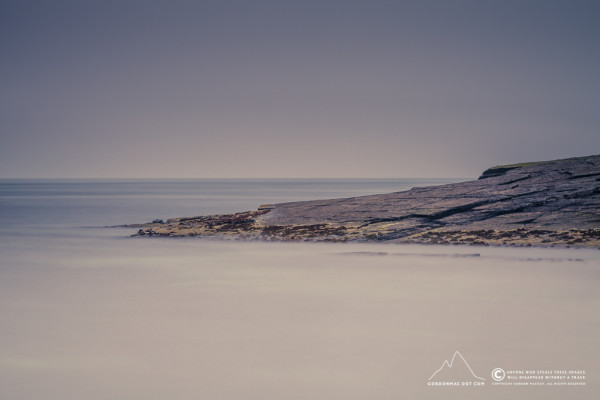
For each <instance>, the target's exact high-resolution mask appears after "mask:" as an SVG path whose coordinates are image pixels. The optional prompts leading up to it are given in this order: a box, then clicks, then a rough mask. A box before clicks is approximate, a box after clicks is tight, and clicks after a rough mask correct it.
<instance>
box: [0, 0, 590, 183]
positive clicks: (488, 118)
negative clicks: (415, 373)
mask: <svg viewBox="0 0 600 400" xmlns="http://www.w3.org/2000/svg"><path fill="white" fill-rule="evenodd" d="M599 20H600V2H598V1H579V0H565V1H550V0H545V1H528V0H518V1H508V0H498V1H485V0H476V1H452V0H440V1H423V0H420V1H400V0H396V1H376V0H367V1H351V0H343V1H327V0H318V1H312V0H302V1H285V0H279V1H260V0H247V1H227V0H218V1H179V0H165V1H155V0H143V1H142V0H140V1H127V0H119V1H107V0H98V1H85V0H78V1H62V0H53V1H45V0H44V1H27V0H14V1H6V0H0V54H1V58H0V77H1V78H0V79H1V85H0V177H3V178H12V177H190V178H191V177H451V176H460V177H468V176H476V175H478V174H479V173H480V172H481V171H482V170H483V169H484V168H486V167H487V166H491V165H494V164H499V163H510V162H518V161H527V160H541V159H555V158H563V157H571V156H578V155H588V154H597V153H600V130H599V128H600V79H599V74H600V72H599V71H600V23H599V22H598V21H599Z"/></svg>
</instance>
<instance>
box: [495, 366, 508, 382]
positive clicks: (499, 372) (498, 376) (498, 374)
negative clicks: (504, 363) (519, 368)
mask: <svg viewBox="0 0 600 400" xmlns="http://www.w3.org/2000/svg"><path fill="white" fill-rule="evenodd" d="M504 378H506V372H505V371H504V370H503V369H502V368H496V369H494V370H493V371H492V379H493V380H495V381H496V382H500V381H503V380H504Z"/></svg>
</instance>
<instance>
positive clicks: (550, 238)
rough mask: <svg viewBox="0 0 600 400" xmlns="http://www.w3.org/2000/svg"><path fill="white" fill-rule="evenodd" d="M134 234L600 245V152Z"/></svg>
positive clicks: (142, 228)
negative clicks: (456, 180) (437, 183)
mask: <svg viewBox="0 0 600 400" xmlns="http://www.w3.org/2000/svg"><path fill="white" fill-rule="evenodd" d="M126 226H127V227H131V228H134V227H135V228H137V229H138V231H137V233H136V234H135V235H133V236H143V237H152V236H166V237H188V236H201V237H223V238H226V237H231V238H240V239H262V240H294V241H307V240H308V241H336V242H345V241H362V242H367V241H368V242H395V243H434V244H473V245H488V244H490V245H515V246H531V245H533V246H554V245H564V246H586V247H597V248H600V155H595V156H588V157H577V158H570V159H564V160H554V161H542V162H533V163H524V164H514V165H501V166H497V167H492V168H490V169H488V170H486V171H484V172H483V174H482V175H481V176H480V177H479V179H477V180H473V181H467V182H461V183H454V184H448V185H441V186H429V187H418V188H413V189H411V190H407V191H403V192H396V193H389V194H377V195H371V196H361V197H352V198H344V199H332V200H315V201H300V202H292V203H281V204H273V205H264V206H261V207H259V208H258V209H257V210H255V211H246V212H240V213H236V214H224V215H209V216H198V217H182V218H173V219H169V220H167V221H166V222H163V221H160V220H155V221H153V222H151V223H147V224H133V225H126Z"/></svg>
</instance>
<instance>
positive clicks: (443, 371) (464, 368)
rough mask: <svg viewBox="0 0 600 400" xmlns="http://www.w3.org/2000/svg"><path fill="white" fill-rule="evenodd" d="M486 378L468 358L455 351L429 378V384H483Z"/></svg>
mask: <svg viewBox="0 0 600 400" xmlns="http://www.w3.org/2000/svg"><path fill="white" fill-rule="evenodd" d="M483 381H485V378H482V377H480V376H479V375H477V374H476V373H475V372H474V371H473V368H471V366H470V365H469V363H468V362H467V360H466V359H465V358H464V357H463V355H462V354H460V352H459V351H455V352H454V354H453V355H452V358H451V359H450V361H448V360H444V362H443V363H442V365H441V366H440V367H439V368H438V369H437V370H435V372H434V373H433V374H432V375H431V376H430V377H429V379H428V380H427V385H428V386H483V385H485V382H483Z"/></svg>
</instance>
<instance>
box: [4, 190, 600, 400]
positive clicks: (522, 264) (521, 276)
mask: <svg viewBox="0 0 600 400" xmlns="http://www.w3.org/2000/svg"><path fill="white" fill-rule="evenodd" d="M452 181H453V180H443V179H438V180H410V179H404V180H86V181H73V180H35V181H34V180H1V181H0V257H1V258H0V399H9V400H10V399H44V400H55V399H56V400H79V399H86V400H100V399H127V400H130V399H133V400H137V399H140V400H142V399H143V400H162V399H183V400H187V399H190V400H191V399H215V400H219V399H223V400H229V399H240V400H252V399H260V400H264V399H290V400H296V399H297V400H306V399H315V400H320V399H323V400H325V399H327V400H332V399H344V400H352V399H356V400H358V399H400V398H419V399H464V398H486V399H505V398H511V399H531V398H544V399H563V398H572V399H591V398H598V395H599V390H598V387H600V379H599V377H600V366H599V364H598V360H600V339H599V338H600V313H598V312H597V310H598V309H600V291H598V282H599V281H600V272H599V271H600V268H599V267H600V254H599V252H598V251H597V250H573V249H535V248H533V249H531V248H529V249H525V248H522V249H509V248H482V247H471V246H466V247H465V246H417V245H386V244H317V243H263V242H243V241H221V240H208V239H198V238H186V239H169V238H152V239H148V238H131V237H129V235H130V234H131V233H133V232H134V231H135V230H134V229H123V228H106V226H112V225H119V224H125V223H135V222H146V221H150V220H152V219H155V218H161V219H165V218H170V217H178V216H193V215H204V214H214V213H228V212H237V211H245V210H252V209H256V208H257V207H258V206H259V205H261V204H264V203H278V202H285V201H295V200H309V199H323V198H337V197H349V196H358V195H366V194H375V193H388V192H394V191H400V190H406V189H409V188H411V187H413V186H420V185H434V184H442V183H449V182H452ZM455 351H459V352H460V354H461V355H462V356H463V357H464V360H465V361H466V362H468V368H467V366H465V365H464V364H461V362H460V361H459V362H457V363H455V364H454V365H455V366H456V367H453V368H441V367H443V366H444V365H447V364H444V361H445V360H448V361H450V360H452V357H453V355H454V353H455ZM440 368H441V370H440V372H439V373H438V375H436V379H435V380H442V381H457V382H473V385H472V386H461V387H448V386H431V385H428V382H429V378H430V377H431V376H432V374H433V373H434V372H436V371H437V370H438V369H440ZM496 368H503V369H504V370H506V371H509V370H545V371H548V370H557V371H562V370H577V371H581V370H583V371H585V373H584V374H583V375H585V377H584V382H585V383H586V386H567V385H565V386H529V387H524V386H518V387H517V386H514V387H513V386H494V385H493V382H495V381H494V380H493V379H492V377H491V372H492V371H493V370H494V369H496ZM474 375H476V376H474ZM579 375H581V374H579ZM482 383H483V384H482Z"/></svg>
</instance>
